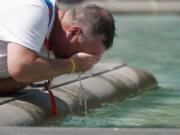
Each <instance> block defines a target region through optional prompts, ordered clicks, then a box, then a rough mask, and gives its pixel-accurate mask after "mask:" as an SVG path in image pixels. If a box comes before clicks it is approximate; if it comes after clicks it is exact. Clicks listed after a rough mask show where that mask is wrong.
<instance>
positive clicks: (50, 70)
mask: <svg viewBox="0 0 180 135" xmlns="http://www.w3.org/2000/svg"><path fill="white" fill-rule="evenodd" d="M72 58H73V59H74V60H75V61H76V63H77V65H78V67H77V70H76V71H77V72H81V71H82V72H83V71H86V70H88V69H90V68H91V67H92V66H93V65H94V64H95V63H97V62H98V60H99V57H98V56H94V55H90V54H84V53H80V54H76V55H74V56H73V57H72ZM71 69H72V63H71V62H70V61H69V60H68V59H48V58H43V57H40V56H39V55H38V54H37V53H36V52H34V51H32V50H30V49H28V48H26V47H23V46H21V45H19V44H16V43H9V44H8V71H9V73H10V75H11V77H12V78H13V79H14V80H16V81H18V82H36V81H42V80H46V79H49V78H52V77H56V76H58V75H61V74H65V73H69V72H71Z"/></svg>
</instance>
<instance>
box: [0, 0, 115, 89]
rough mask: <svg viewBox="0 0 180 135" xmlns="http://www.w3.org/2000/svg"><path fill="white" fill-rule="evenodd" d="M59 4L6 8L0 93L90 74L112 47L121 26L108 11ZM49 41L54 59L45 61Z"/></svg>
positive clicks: (38, 1)
mask: <svg viewBox="0 0 180 135" xmlns="http://www.w3.org/2000/svg"><path fill="white" fill-rule="evenodd" d="M54 5H55V1H54V0H25V1H24V0H13V1H12V0H6V1H4V2H2V3H1V5H0V93H8V92H9V93H10V92H15V91H16V90H19V89H23V88H25V87H26V85H27V84H28V83H32V82H36V81H42V80H46V79H49V78H52V77H56V76H59V75H61V74H65V73H71V72H84V71H86V70H88V69H90V68H91V67H92V66H93V65H94V64H96V63H97V62H98V61H99V60H100V57H101V55H102V54H103V53H104V52H105V51H106V50H107V49H108V48H110V47H111V46H112V43H113V38H114V33H115V26H114V20H113V17H112V16H111V14H110V13H108V12H107V11H106V10H104V9H102V8H100V7H98V6H95V5H90V6H86V7H81V8H80V7H79V8H75V9H72V10H67V11H63V10H58V9H57V8H55V6H54ZM53 13H54V14H53ZM45 38H46V39H48V47H49V48H50V49H51V50H52V52H53V54H54V56H55V58H53V59H52V58H47V57H43V56H40V51H41V50H42V48H44V47H43V44H44V40H45ZM46 43H47V42H46Z"/></svg>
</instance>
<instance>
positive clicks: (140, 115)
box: [46, 15, 180, 127]
mask: <svg viewBox="0 0 180 135" xmlns="http://www.w3.org/2000/svg"><path fill="white" fill-rule="evenodd" d="M114 16H115V18H116V27H117V38H116V39H115V42H114V47H113V48H112V49H111V50H110V51H109V52H107V53H106V54H105V55H104V57H103V60H102V62H118V61H121V60H123V61H124V62H125V63H127V64H129V65H132V66H136V67H141V68H143V69H145V70H147V71H149V72H151V73H152V74H153V75H154V76H155V77H156V79H157V81H158V82H159V86H161V89H158V90H153V91H146V92H143V93H141V94H139V95H137V96H135V97H131V98H127V99H125V100H124V101H118V100H117V101H113V102H106V103H102V104H101V105H100V106H98V107H97V108H93V109H90V110H89V111H88V115H87V116H84V115H83V114H75V115H67V116H65V117H63V118H59V119H56V120H53V121H50V122H48V123H46V125H48V126H58V127H180V77H179V76H180V69H179V67H180V61H179V59H180V16H178V15H148V16H145V15H131V16H122V15H114Z"/></svg>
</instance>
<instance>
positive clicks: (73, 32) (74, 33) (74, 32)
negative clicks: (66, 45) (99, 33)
mask: <svg viewBox="0 0 180 135" xmlns="http://www.w3.org/2000/svg"><path fill="white" fill-rule="evenodd" d="M81 33H82V30H81V28H80V27H77V26H73V27H71V28H70V29H69V30H68V33H67V36H68V39H70V40H72V39H73V38H77V37H78V36H79V35H80V34H81Z"/></svg>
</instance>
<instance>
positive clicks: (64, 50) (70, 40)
mask: <svg viewBox="0 0 180 135" xmlns="http://www.w3.org/2000/svg"><path fill="white" fill-rule="evenodd" d="M66 16H67V12H62V11H59V20H60V24H61V29H62V30H61V31H60V34H59V33H58V34H57V35H60V36H58V38H56V40H55V41H56V42H55V43H54V44H53V45H55V48H54V53H55V56H56V57H57V58H68V57H71V56H72V55H73V54H75V53H78V52H84V53H88V54H94V55H99V56H101V55H102V54H103V53H104V52H105V50H106V48H105V47H104V44H103V41H104V38H105V37H104V36H103V35H98V36H95V37H90V38H88V39H87V40H86V39H84V40H83V42H81V43H79V40H78V39H79V37H80V36H81V34H80V32H79V31H81V28H77V27H76V28H74V26H73V25H70V24H69V23H68V21H67V20H68V19H66ZM72 31H73V32H75V33H76V34H75V35H74V34H72ZM68 33H71V34H68Z"/></svg>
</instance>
